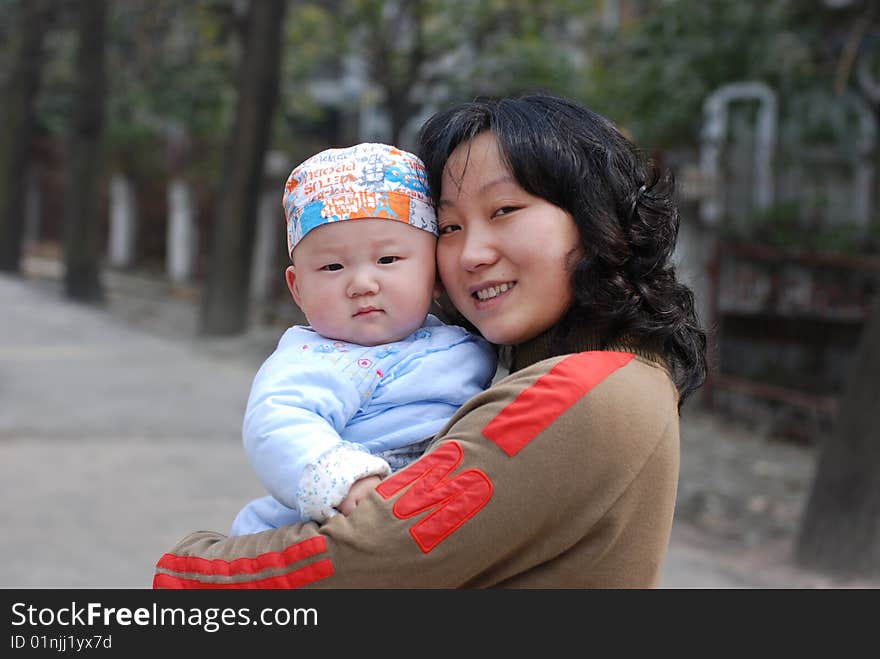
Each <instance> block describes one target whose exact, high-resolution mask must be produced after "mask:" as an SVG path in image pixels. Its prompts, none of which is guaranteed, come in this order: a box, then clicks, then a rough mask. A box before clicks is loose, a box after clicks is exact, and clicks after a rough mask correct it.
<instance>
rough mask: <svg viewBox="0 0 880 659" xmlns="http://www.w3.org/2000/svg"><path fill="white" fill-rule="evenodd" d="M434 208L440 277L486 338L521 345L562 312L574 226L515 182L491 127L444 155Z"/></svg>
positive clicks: (567, 299)
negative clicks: (436, 201)
mask: <svg viewBox="0 0 880 659" xmlns="http://www.w3.org/2000/svg"><path fill="white" fill-rule="evenodd" d="M437 210H438V216H439V217H438V219H439V223H440V240H439V241H438V243H437V266H438V268H439V270H440V278H441V279H442V280H443V285H444V286H445V287H446V292H447V294H448V295H449V298H450V299H451V300H452V303H453V304H454V305H455V306H456V308H457V309H458V310H459V311H460V312H461V313H462V315H464V317H465V318H467V319H468V320H469V321H470V322H472V323H473V324H474V325H475V326H476V327H477V329H479V330H480V332H481V333H482V335H483V336H484V337H485V338H486V339H488V340H489V341H491V342H493V343H498V344H506V345H512V344H517V343H522V342H523V341H526V340H528V339H531V338H533V337H535V336H537V335H538V334H540V333H541V332H543V331H545V330H547V329H549V328H550V327H551V326H552V325H554V324H555V323H556V322H557V321H558V320H559V319H560V318H561V317H562V315H563V314H564V313H565V311H566V310H567V309H568V307H569V305H570V303H571V299H572V291H571V275H570V265H571V264H572V263H573V262H574V259H575V258H576V257H577V256H578V253H579V238H578V231H577V227H576V226H575V223H574V220H573V219H572V217H571V215H570V214H569V213H567V212H566V211H564V210H562V209H561V208H559V207H558V206H554V205H553V204H551V203H550V202H548V201H546V200H544V199H541V198H540V197H535V196H533V195H531V194H529V193H527V192H526V191H525V190H523V189H522V188H521V187H520V186H519V184H517V182H516V180H515V179H514V178H513V176H512V174H511V173H510V171H509V170H508V169H507V167H506V166H505V165H504V162H503V161H502V159H501V154H500V152H499V150H498V144H497V142H496V140H495V136H494V135H493V134H492V133H490V132H485V133H481V134H480V135H478V136H477V137H475V138H474V139H473V140H471V141H470V142H466V143H464V144H461V145H459V146H458V148H456V149H455V150H454V151H453V152H452V154H451V155H450V156H449V160H448V161H447V162H446V167H445V169H444V171H443V180H442V188H441V194H440V202H439V204H438V208H437Z"/></svg>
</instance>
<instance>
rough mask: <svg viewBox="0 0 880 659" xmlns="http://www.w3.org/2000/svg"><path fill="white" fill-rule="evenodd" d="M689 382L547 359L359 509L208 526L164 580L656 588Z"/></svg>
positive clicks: (613, 357)
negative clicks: (316, 519) (284, 523)
mask: <svg viewBox="0 0 880 659" xmlns="http://www.w3.org/2000/svg"><path fill="white" fill-rule="evenodd" d="M677 451H678V434H677V413H676V398H675V389H674V386H673V385H672V383H671V382H670V381H669V378H668V375H667V374H666V372H665V371H663V370H662V369H661V368H659V367H657V366H655V365H650V364H648V363H646V362H643V361H642V360H640V359H638V358H634V357H633V356H632V355H630V354H628V353H599V352H591V353H581V354H579V355H570V356H567V357H563V358H557V359H552V360H547V361H544V362H540V363H539V364H536V365H534V366H531V367H529V368H527V369H524V370H522V371H519V372H517V373H515V374H513V375H511V376H509V377H507V378H505V379H504V380H503V381H501V382H500V383H498V384H496V385H495V386H493V387H491V388H490V389H488V390H487V391H486V392H483V393H482V394H479V395H477V396H475V397H474V398H473V399H471V400H470V401H469V402H468V403H466V404H465V405H464V406H463V407H462V409H461V410H460V411H459V412H458V413H457V414H456V416H455V417H454V418H453V419H452V420H451V421H450V423H449V424H448V425H447V426H446V428H444V430H443V431H441V433H440V434H439V435H438V439H437V441H435V443H434V444H433V445H432V447H431V448H430V449H429V451H428V452H427V453H426V454H425V455H424V456H423V457H422V458H421V459H419V460H418V461H416V462H414V463H413V464H412V465H410V466H409V467H408V468H406V469H404V470H402V471H400V472H397V473H396V474H394V475H392V476H390V477H389V478H387V479H385V480H384V481H383V482H382V483H381V484H380V485H379V487H378V488H377V489H376V490H375V491H374V492H371V493H370V495H369V496H368V497H366V498H365V499H364V500H362V501H361V502H360V504H359V505H358V506H357V508H356V509H355V510H354V511H353V512H352V514H351V515H350V516H348V517H343V516H336V517H334V518H332V519H331V520H330V521H329V522H327V523H326V524H324V525H323V526H318V525H317V524H315V523H305V524H299V525H294V526H290V527H285V528H281V529H276V530H272V531H266V532H263V533H258V534H254V535H250V536H242V537H235V538H227V537H225V536H223V535H221V534H219V533H214V532H207V531H200V532H197V533H193V534H191V535H189V536H187V537H186V538H184V539H183V540H182V541H181V542H179V543H178V544H177V545H176V546H175V547H174V548H172V550H171V551H170V552H169V553H167V554H165V556H163V557H162V559H161V560H160V561H159V563H158V565H157V571H156V576H155V580H154V586H155V587H157V588H254V587H267V588H280V587H319V588H357V587H366V588H383V587H392V588H409V587H491V586H514V587H602V586H606V587H624V586H628V585H633V586H651V585H654V584H655V583H656V581H657V579H658V577H659V569H660V566H661V564H662V560H663V556H664V553H665V548H666V543H667V542H668V537H669V530H670V527H671V520H672V508H673V505H674V499H675V486H676V482H677V477H678V470H677V467H678V453H677Z"/></svg>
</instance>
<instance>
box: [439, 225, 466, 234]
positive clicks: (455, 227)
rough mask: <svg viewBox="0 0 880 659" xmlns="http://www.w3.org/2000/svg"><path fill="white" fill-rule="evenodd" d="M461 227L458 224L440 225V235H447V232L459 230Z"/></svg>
mask: <svg viewBox="0 0 880 659" xmlns="http://www.w3.org/2000/svg"><path fill="white" fill-rule="evenodd" d="M460 229H461V227H460V226H458V225H457V224H446V225H444V226H442V227H440V235H441V236H443V235H446V234H447V233H452V232H454V231H459V230H460Z"/></svg>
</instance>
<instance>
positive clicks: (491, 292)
mask: <svg viewBox="0 0 880 659" xmlns="http://www.w3.org/2000/svg"><path fill="white" fill-rule="evenodd" d="M515 285H516V284H515V283H513V282H511V283H510V284H499V285H498V286H490V287H489V288H483V289H481V290H479V291H477V292H476V293H475V294H474V295H476V296H477V299H478V300H489V299H491V298H493V297H497V296H499V295H501V294H502V293H506V292H507V291H509V290H510V289H511V288H513V287H514V286H515Z"/></svg>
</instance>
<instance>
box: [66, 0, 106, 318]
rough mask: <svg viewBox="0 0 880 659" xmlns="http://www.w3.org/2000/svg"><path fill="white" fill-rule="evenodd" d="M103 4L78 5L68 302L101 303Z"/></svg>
mask: <svg viewBox="0 0 880 659" xmlns="http://www.w3.org/2000/svg"><path fill="white" fill-rule="evenodd" d="M106 9H107V8H106V2H105V0H79V3H78V8H77V22H78V24H77V34H78V38H79V41H78V46H77V55H76V90H75V99H74V108H73V125H72V133H71V140H70V141H71V149H70V152H71V163H70V171H69V177H68V184H67V189H66V199H65V206H66V213H65V217H64V225H65V227H64V229H65V240H64V264H65V268H66V272H65V276H64V284H65V292H66V294H67V296H68V297H70V298H71V299H74V300H77V301H81V302H96V301H100V300H101V299H102V298H103V287H102V285H101V281H100V277H99V266H100V259H101V248H102V241H101V237H100V235H99V229H100V227H101V215H100V210H101V192H100V187H99V186H100V184H101V181H102V178H101V174H102V169H103V163H104V160H103V152H102V138H103V131H104V93H105V79H104V71H105V62H104V43H105V28H106V13H107V12H106Z"/></svg>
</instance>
